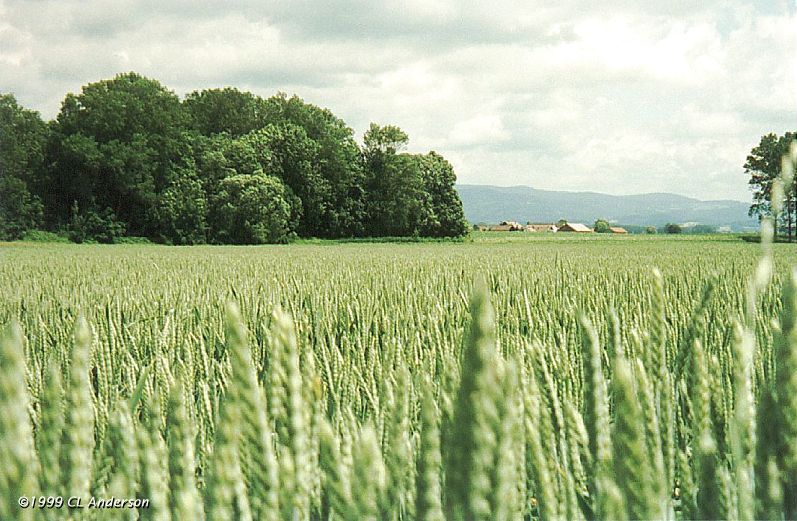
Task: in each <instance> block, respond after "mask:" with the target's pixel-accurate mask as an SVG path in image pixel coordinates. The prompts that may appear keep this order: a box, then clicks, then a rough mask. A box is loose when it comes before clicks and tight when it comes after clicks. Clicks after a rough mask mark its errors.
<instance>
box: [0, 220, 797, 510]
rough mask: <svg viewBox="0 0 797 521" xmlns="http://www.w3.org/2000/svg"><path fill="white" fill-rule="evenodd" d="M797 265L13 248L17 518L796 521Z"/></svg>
mask: <svg viewBox="0 0 797 521" xmlns="http://www.w3.org/2000/svg"><path fill="white" fill-rule="evenodd" d="M527 236H528V235H526V237H527ZM504 237H507V238H504ZM795 264H797V250H795V249H794V247H793V245H786V244H782V245H781V244H776V245H774V246H772V251H771V254H767V255H765V254H763V253H762V247H761V245H757V244H749V243H745V242H742V241H739V240H736V239H732V238H731V239H728V240H722V239H718V238H717V237H708V238H705V237H703V238H686V237H679V238H669V237H641V236H628V237H585V238H581V237H572V236H570V237H564V236H561V235H559V236H547V237H534V238H530V239H527V240H524V239H523V238H520V236H511V237H509V236H506V235H505V236H499V235H492V234H480V235H477V236H476V239H475V240H474V241H472V242H464V243H419V244H412V243H410V244H306V245H302V244H299V245H289V246H258V247H230V246H225V247H210V246H207V247H165V246H154V245H117V246H100V245H63V244H50V245H48V244H27V243H13V244H2V245H0V287H2V288H3V297H2V300H0V325H2V326H3V328H4V330H5V331H4V333H3V335H2V340H0V461H2V464H0V519H2V520H13V519H158V520H166V519H173V520H178V519H179V520H182V519H207V520H228V519H230V520H232V519H244V520H245V519H264V520H270V519H275V520H276V519H286V520H305V519H313V520H369V519H370V520H411V519H418V520H443V519H451V520H493V519H497V520H515V519H520V520H523V519H753V518H765V519H783V518H786V519H794V518H797V271H795V270H794V268H793V266H794V265H795ZM21 498H26V499H25V501H22V499H21ZM75 498H80V499H81V506H80V507H78V506H77V504H76V503H75ZM70 500H71V503H70V505H69V507H68V506H67V502H68V501H70ZM109 500H110V501H111V502H113V501H114V500H119V501H122V502H126V503H116V504H115V508H105V506H104V505H106V504H105V503H98V502H100V501H109ZM92 505H93V506H92ZM48 506H49V507H52V508H39V507H48Z"/></svg>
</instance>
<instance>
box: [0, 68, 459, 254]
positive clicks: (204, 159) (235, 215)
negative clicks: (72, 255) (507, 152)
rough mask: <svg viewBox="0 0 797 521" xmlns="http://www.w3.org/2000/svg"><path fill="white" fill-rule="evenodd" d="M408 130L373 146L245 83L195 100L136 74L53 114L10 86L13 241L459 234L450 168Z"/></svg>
mask: <svg viewBox="0 0 797 521" xmlns="http://www.w3.org/2000/svg"><path fill="white" fill-rule="evenodd" d="M407 143H408V136H407V134H406V133H404V132H403V131H402V130H401V129H399V128H398V127H395V126H392V125H387V126H380V125H377V124H373V123H372V124H371V126H370V128H369V129H368V131H367V132H366V133H365V135H364V139H363V144H362V145H359V144H358V143H357V142H356V141H355V139H354V132H353V130H352V129H351V128H350V127H348V126H347V125H346V124H345V122H344V121H343V120H341V119H340V118H338V117H336V116H335V115H334V114H332V112H330V111H329V110H327V109H322V108H319V107H317V106H315V105H312V104H309V103H306V102H304V101H303V100H302V99H301V98H299V97H297V96H291V97H288V96H287V95H285V94H283V93H279V94H276V95H275V96H272V97H270V98H267V99H265V98H262V97H259V96H256V95H254V94H252V93H250V92H244V91H240V90H238V89H235V88H222V89H208V90H201V91H194V92H192V93H190V94H188V95H187V96H186V97H185V98H184V99H182V100H181V99H180V98H178V96H177V95H176V94H175V93H174V92H172V91H171V90H169V89H167V88H166V87H164V86H163V85H161V84H160V83H159V82H158V81H156V80H154V79H150V78H146V77H143V76H141V75H139V74H136V73H133V72H130V73H125V74H119V75H117V76H116V77H114V78H113V79H107V80H102V81H98V82H95V83H91V84H88V85H85V86H84V87H83V88H82V89H81V92H80V94H67V96H66V98H65V99H64V101H63V103H62V105H61V110H60V112H59V113H58V115H57V117H56V118H55V119H54V120H53V121H49V122H45V121H43V120H42V119H41V117H40V116H39V114H38V113H37V112H34V111H32V110H28V109H26V108H24V107H22V106H20V105H19V104H18V103H17V101H16V99H15V98H14V96H13V95H12V94H0V239H2V240H13V239H18V238H21V237H22V236H23V235H24V234H25V233H26V231H29V230H38V229H44V230H51V231H59V232H63V233H65V234H68V235H69V237H70V238H71V239H72V240H74V241H76V242H82V241H89V240H91V241H99V242H114V241H116V240H118V239H119V238H121V237H124V236H136V237H146V238H148V239H150V240H154V241H158V242H164V243H169V244H201V243H215V244H256V243H280V242H286V241H288V240H290V239H291V238H293V237H319V238H349V237H375V236H424V237H457V236H462V235H464V234H465V233H466V232H467V223H466V221H465V217H464V213H463V210H462V203H461V201H460V199H459V195H458V194H457V192H456V190H455V188H454V183H455V181H456V176H455V174H454V170H453V168H452V166H451V164H450V163H449V162H448V161H446V160H445V158H443V157H442V156H441V155H439V154H437V153H435V152H429V153H427V154H410V153H407V152H405V151H404V150H405V148H406V146H407Z"/></svg>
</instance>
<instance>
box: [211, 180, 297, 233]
mask: <svg viewBox="0 0 797 521" xmlns="http://www.w3.org/2000/svg"><path fill="white" fill-rule="evenodd" d="M290 218H291V207H290V204H289V203H288V197H287V190H286V188H285V185H283V184H282V182H281V181H280V180H279V179H277V178H276V177H273V176H268V175H265V174H263V173H262V172H256V173H254V174H252V175H248V174H237V175H233V176H230V177H228V178H226V179H224V180H222V181H221V183H220V184H219V191H218V193H216V194H215V195H214V196H213V199H212V200H211V212H210V217H209V225H210V232H211V237H212V238H213V240H214V241H217V242H220V243H226V244H263V243H276V242H286V241H287V240H288V238H289V237H290V233H291V230H292V223H291V221H290Z"/></svg>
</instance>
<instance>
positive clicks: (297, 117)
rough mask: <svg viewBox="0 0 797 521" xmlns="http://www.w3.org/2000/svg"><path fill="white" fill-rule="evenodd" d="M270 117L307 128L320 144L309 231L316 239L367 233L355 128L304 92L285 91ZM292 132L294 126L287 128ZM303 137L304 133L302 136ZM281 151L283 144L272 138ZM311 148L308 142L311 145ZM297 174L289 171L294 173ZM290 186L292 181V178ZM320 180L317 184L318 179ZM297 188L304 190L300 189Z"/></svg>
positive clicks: (271, 104) (306, 227)
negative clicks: (305, 96) (308, 100)
mask: <svg viewBox="0 0 797 521" xmlns="http://www.w3.org/2000/svg"><path fill="white" fill-rule="evenodd" d="M266 105H267V108H266V114H267V116H266V119H267V121H268V122H269V123H272V124H274V125H277V127H278V128H279V126H280V125H283V124H291V125H295V126H297V127H301V128H303V129H304V132H305V133H306V135H307V138H309V139H310V140H312V141H314V142H315V144H316V145H314V147H317V148H315V150H314V152H313V156H314V159H313V162H314V164H315V167H314V168H317V170H313V171H309V172H308V173H309V174H310V175H312V179H311V180H310V181H311V182H313V183H314V185H313V186H314V194H313V197H315V198H317V199H316V203H313V204H317V205H318V206H317V207H316V208H315V209H314V210H313V212H311V214H310V215H316V216H317V217H313V218H312V219H311V218H310V217H309V216H308V218H307V219H306V220H305V222H304V226H303V228H304V233H305V234H307V235H313V236H316V237H330V238H331V237H352V236H357V235H362V234H363V232H364V227H363V225H364V223H365V220H366V217H365V207H364V200H363V197H364V187H363V184H364V180H365V173H364V171H363V166H362V160H361V156H360V148H359V147H358V146H357V143H356V142H355V141H354V131H353V130H352V129H351V128H350V127H349V126H348V125H346V123H345V122H344V121H343V120H342V119H340V118H338V117H337V116H335V115H334V114H333V113H332V112H330V111H329V110H327V109H322V108H320V107H317V106H315V105H313V104H310V103H306V102H305V101H304V100H302V99H301V98H299V97H298V96H291V97H288V96H286V95H285V94H283V93H279V94H277V95H276V96H272V97H271V98H269V99H268V100H266ZM282 128H283V129H284V130H286V131H288V132H294V131H293V130H288V129H289V128H290V127H282ZM302 139H303V137H302ZM272 146H273V150H274V153H275V154H278V155H280V154H281V152H280V151H279V148H280V146H278V145H277V144H276V143H275V142H274V141H272ZM305 146H306V145H305ZM290 175H291V174H286V176H290ZM287 179H288V177H286V184H289V185H290V184H291V183H292V181H289V180H287ZM316 181H317V183H316ZM296 191H297V192H299V191H300V190H298V188H297V189H296Z"/></svg>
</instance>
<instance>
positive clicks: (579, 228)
mask: <svg viewBox="0 0 797 521" xmlns="http://www.w3.org/2000/svg"><path fill="white" fill-rule="evenodd" d="M558 231H560V232H576V233H592V228H590V227H589V226H585V225H583V224H581V223H565V224H564V225H562V226H561V227H560V228H559V230H558Z"/></svg>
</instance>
